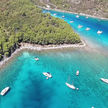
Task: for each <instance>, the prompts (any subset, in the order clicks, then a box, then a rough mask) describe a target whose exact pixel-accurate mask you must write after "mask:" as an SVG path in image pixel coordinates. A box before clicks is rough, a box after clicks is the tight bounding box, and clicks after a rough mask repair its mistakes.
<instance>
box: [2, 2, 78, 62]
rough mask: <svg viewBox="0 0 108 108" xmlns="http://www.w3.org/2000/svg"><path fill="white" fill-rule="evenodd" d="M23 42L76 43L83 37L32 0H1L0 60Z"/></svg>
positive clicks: (42, 43) (44, 43) (46, 43)
mask: <svg viewBox="0 0 108 108" xmlns="http://www.w3.org/2000/svg"><path fill="white" fill-rule="evenodd" d="M20 42H26V43H32V44H41V45H48V44H64V43H66V44H75V43H79V42H80V37H79V36H78V35H77V34H76V33H74V32H73V30H72V28H71V27H70V25H69V24H67V23H66V22H64V21H63V20H60V19H58V18H54V17H51V16H50V15H49V14H43V13H42V11H41V9H39V8H37V7H36V6H35V5H34V4H33V3H32V1H31V0H0V60H1V59H2V58H4V57H6V56H10V55H11V53H13V52H14V51H15V49H16V48H18V47H19V43H20Z"/></svg>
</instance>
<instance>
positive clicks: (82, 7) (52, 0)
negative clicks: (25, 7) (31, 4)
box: [34, 0, 108, 18]
mask: <svg viewBox="0 0 108 108" xmlns="http://www.w3.org/2000/svg"><path fill="white" fill-rule="evenodd" d="M34 1H38V2H37V3H38V5H41V6H45V5H46V4H48V5H50V7H51V8H58V9H63V10H68V11H72V12H78V13H85V14H90V15H94V16H99V17H100V16H101V17H106V18H108V0H34Z"/></svg>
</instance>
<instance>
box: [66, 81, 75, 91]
mask: <svg viewBox="0 0 108 108" xmlns="http://www.w3.org/2000/svg"><path fill="white" fill-rule="evenodd" d="M65 84H66V85H67V86H68V87H69V88H71V89H73V90H75V89H76V88H75V86H74V85H72V84H69V83H67V82H66V83H65Z"/></svg>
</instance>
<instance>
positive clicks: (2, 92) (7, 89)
mask: <svg viewBox="0 0 108 108" xmlns="http://www.w3.org/2000/svg"><path fill="white" fill-rule="evenodd" d="M9 90H10V88H9V87H6V88H4V89H3V90H2V91H1V93H0V94H1V95H2V96H4V95H5V94H6V93H7V92H8V91H9Z"/></svg>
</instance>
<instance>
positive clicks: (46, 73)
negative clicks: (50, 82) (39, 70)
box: [43, 72, 52, 79]
mask: <svg viewBox="0 0 108 108" xmlns="http://www.w3.org/2000/svg"><path fill="white" fill-rule="evenodd" d="M43 75H44V76H46V77H47V78H46V79H48V78H52V75H51V73H49V72H43Z"/></svg>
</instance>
